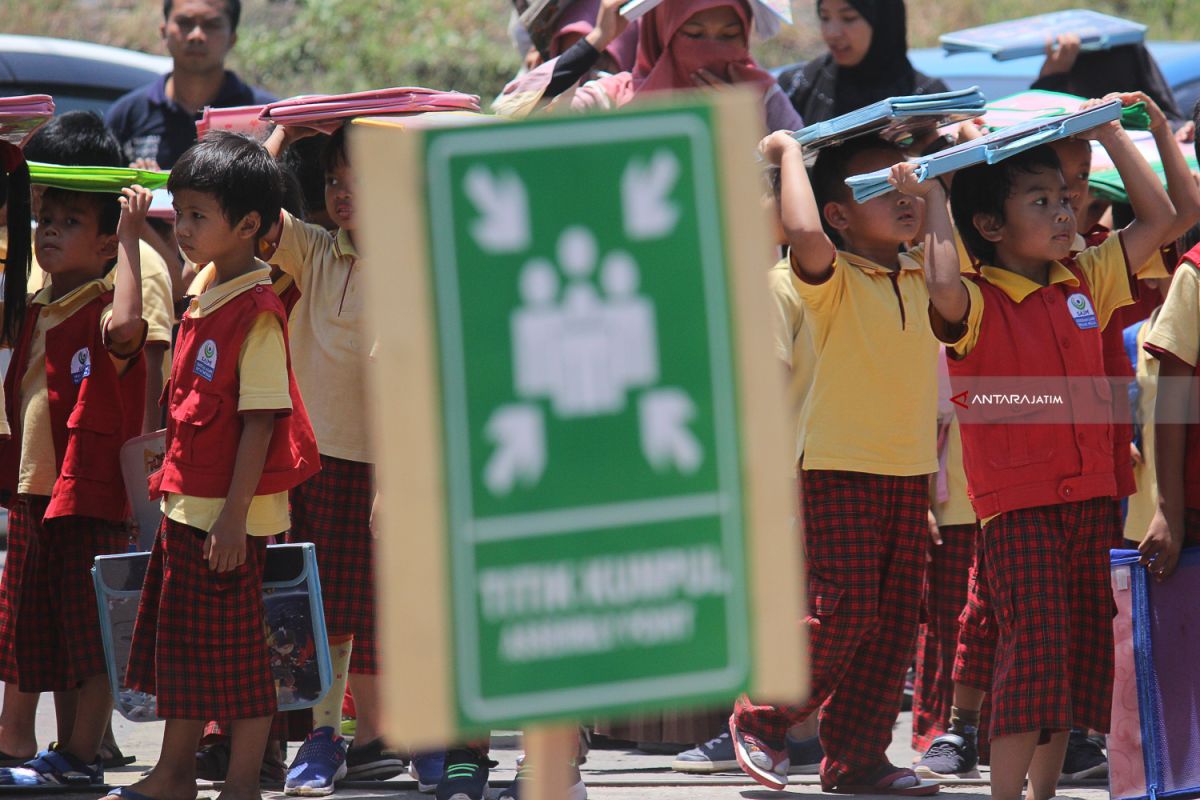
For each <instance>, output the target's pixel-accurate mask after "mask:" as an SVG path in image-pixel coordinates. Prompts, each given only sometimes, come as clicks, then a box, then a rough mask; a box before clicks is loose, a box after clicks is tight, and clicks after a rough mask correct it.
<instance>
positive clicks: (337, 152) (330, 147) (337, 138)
mask: <svg viewBox="0 0 1200 800" xmlns="http://www.w3.org/2000/svg"><path fill="white" fill-rule="evenodd" d="M349 163H350V157H349V156H347V155H346V126H345V125H343V126H342V127H340V128H338V129H337V130H336V131H334V132H333V135H332V136H330V137H329V141H328V142H326V143H325V149H323V150H322V151H321V169H323V170H324V171H325V172H327V173H328V172H333V170H334V169H336V168H337V167H338V166H339V165H341V164H349ZM322 202H323V201H322Z"/></svg>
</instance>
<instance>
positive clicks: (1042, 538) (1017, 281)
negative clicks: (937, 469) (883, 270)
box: [892, 123, 1174, 800]
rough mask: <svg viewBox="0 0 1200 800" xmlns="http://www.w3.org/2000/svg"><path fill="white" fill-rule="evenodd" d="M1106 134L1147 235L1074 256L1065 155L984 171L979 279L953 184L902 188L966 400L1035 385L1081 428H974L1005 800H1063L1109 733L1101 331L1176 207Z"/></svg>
mask: <svg viewBox="0 0 1200 800" xmlns="http://www.w3.org/2000/svg"><path fill="white" fill-rule="evenodd" d="M1093 135H1094V136H1095V138H1097V139H1098V140H1099V141H1100V142H1101V143H1102V144H1103V145H1104V147H1105V148H1106V149H1107V150H1108V151H1109V153H1110V154H1111V155H1112V157H1113V160H1114V162H1115V163H1116V165H1117V168H1118V169H1119V170H1120V172H1121V175H1122V178H1123V179H1124V183H1125V186H1126V188H1127V190H1128V192H1129V194H1130V199H1131V201H1132V203H1133V206H1134V208H1135V210H1136V212H1137V219H1136V220H1135V221H1134V222H1133V223H1132V224H1131V225H1130V226H1129V227H1127V228H1126V229H1124V230H1123V231H1121V232H1120V233H1119V234H1118V235H1117V236H1113V237H1110V238H1109V239H1108V240H1107V241H1106V242H1105V243H1104V244H1102V245H1100V246H1098V247H1093V248H1089V249H1087V250H1084V251H1082V252H1080V253H1078V254H1076V255H1073V254H1072V245H1073V243H1074V237H1075V228H1076V223H1075V212H1074V209H1073V208H1072V207H1071V196H1070V191H1069V188H1068V186H1067V183H1066V180H1065V179H1064V177H1063V174H1062V171H1061V169H1060V162H1059V159H1058V157H1057V156H1056V155H1055V153H1054V151H1053V150H1052V149H1050V148H1047V147H1041V148H1035V149H1033V150H1031V151H1028V152H1026V153H1022V154H1019V155H1017V156H1014V157H1013V158H1010V159H1008V160H1005V161H1003V162H1001V163H1000V164H998V165H995V166H988V165H983V166H978V167H972V168H969V169H967V170H964V171H963V172H962V173H961V174H959V175H958V176H956V178H955V189H954V191H953V192H952V197H951V201H952V204H953V214H954V226H956V227H957V229H958V232H959V234H960V235H961V236H962V238H963V240H964V242H965V243H966V245H967V248H968V250H969V251H970V252H971V254H972V255H973V256H974V257H975V258H976V259H977V260H978V261H979V263H980V264H982V265H983V266H982V267H981V269H980V274H979V275H978V276H970V277H963V276H962V275H961V274H960V270H959V259H958V255H957V253H956V251H955V246H954V236H953V227H952V225H951V222H950V218H949V216H948V215H947V213H946V210H945V193H944V191H943V189H942V186H941V183H940V182H938V181H930V182H927V183H917V182H916V180H915V177H914V167H913V166H912V165H897V166H896V167H894V168H893V175H892V181H893V183H895V184H896V185H897V187H898V188H900V190H901V191H902V192H906V193H909V194H912V195H913V196H920V197H924V198H925V199H926V202H927V204H928V208H927V213H928V216H929V220H928V226H927V229H928V234H927V237H926V258H927V264H928V267H927V273H926V274H927V279H928V284H929V292H930V298H931V301H932V308H931V312H930V320H931V323H932V326H933V329H934V332H935V333H936V334H937V336H938V338H939V339H941V340H943V341H944V342H946V344H947V345H948V348H949V350H950V351H951V352H952V354H953V358H952V359H951V361H950V365H949V366H950V374H951V378H952V382H953V383H954V384H955V389H956V390H957V389H959V387H963V388H967V389H975V388H976V387H979V386H980V385H984V386H987V385H989V383H988V381H989V379H993V378H996V377H1009V376H1027V377H1033V378H1035V379H1041V380H1044V381H1045V385H1047V386H1050V387H1053V388H1054V389H1055V390H1059V391H1062V392H1064V393H1065V394H1066V395H1067V398H1066V400H1067V402H1068V403H1069V404H1070V410H1071V412H1072V413H1071V418H1070V420H1069V421H1062V422H1058V421H1055V422H1052V423H1051V422H1038V421H1039V420H1041V419H1044V417H1038V416H1036V414H1037V413H1039V410H1038V409H1036V408H1035V409H1026V408H1020V409H1017V410H1016V413H1015V414H1014V413H1013V412H1004V411H1000V412H999V413H996V414H994V415H993V414H992V413H990V412H989V414H988V415H987V416H986V417H985V418H984V420H983V421H982V422H978V421H977V420H978V418H977V419H976V420H971V421H970V422H971V423H972V424H968V421H967V420H966V419H964V420H963V426H962V435H963V459H964V464H965V467H966V472H967V480H968V484H969V486H970V488H971V494H972V499H973V503H974V505H975V510H976V513H977V514H978V515H979V517H980V518H981V520H983V524H984V530H983V536H982V538H981V545H980V550H981V553H980V556H979V576H978V581H979V582H980V583H985V584H986V586H987V589H988V591H989V593H990V598H991V604H992V612H993V614H994V615H995V619H996V623H997V627H998V645H997V655H996V667H995V676H994V678H993V682H992V700H993V711H994V714H993V720H992V726H991V728H992V729H991V734H992V736H991V765H992V796H993V797H995V798H1002V799H1003V800H1015V799H1016V798H1018V797H1020V796H1021V795H1022V793H1023V791H1024V786H1025V780H1026V777H1027V776H1028V778H1029V782H1030V789H1029V794H1028V797H1029V798H1030V800H1045V799H1046V798H1049V797H1051V796H1053V794H1054V788H1055V785H1056V784H1057V782H1058V779H1059V775H1060V772H1061V769H1062V764H1063V757H1064V754H1065V751H1066V745H1067V731H1068V730H1069V729H1070V728H1071V727H1072V725H1076V726H1081V727H1089V728H1092V729H1096V730H1105V729H1106V728H1107V726H1108V718H1109V704H1110V702H1111V690H1112V649H1113V645H1112V627H1111V614H1110V613H1109V611H1110V607H1111V599H1110V596H1109V587H1108V566H1107V562H1108V548H1109V547H1111V546H1112V543H1113V540H1114V537H1115V536H1116V535H1117V534H1116V532H1115V530H1114V528H1115V518H1114V516H1113V514H1112V500H1111V498H1112V497H1113V496H1114V495H1115V493H1116V480H1115V477H1114V461H1113V456H1112V445H1113V428H1112V425H1111V421H1110V420H1107V419H1104V420H1103V422H1102V423H1101V424H1096V422H1095V421H1094V418H1095V417H1097V416H1100V415H1101V414H1102V413H1104V412H1109V413H1110V412H1111V397H1110V395H1109V393H1108V391H1107V389H1108V386H1107V383H1106V382H1105V381H1104V375H1105V370H1104V362H1103V357H1102V346H1101V340H1100V324H1101V322H1100V320H1106V319H1107V318H1108V317H1109V316H1110V315H1111V313H1112V311H1113V310H1114V309H1115V308H1117V307H1119V306H1122V305H1125V304H1127V303H1129V302H1130V301H1131V299H1132V297H1131V282H1132V277H1131V275H1132V273H1133V272H1134V271H1135V270H1136V268H1137V267H1139V266H1141V265H1142V264H1143V263H1145V261H1146V260H1147V259H1148V258H1149V257H1150V256H1151V255H1152V254H1154V253H1155V252H1157V250H1158V246H1159V243H1160V242H1161V241H1162V240H1163V239H1164V238H1165V237H1166V235H1167V233H1168V231H1169V229H1170V226H1171V224H1172V221H1173V217H1174V209H1173V208H1172V206H1171V202H1170V200H1169V198H1168V197H1167V195H1166V192H1165V191H1163V189H1162V187H1161V185H1160V184H1159V183H1158V180H1157V178H1156V177H1155V176H1154V174H1153V172H1152V171H1151V170H1150V168H1149V165H1147V164H1146V163H1145V160H1144V159H1142V158H1141V157H1140V156H1139V155H1138V153H1137V150H1136V149H1135V148H1134V146H1133V144H1132V142H1131V141H1130V140H1129V137H1128V136H1126V135H1125V133H1124V132H1123V131H1122V130H1121V129H1120V127H1119V125H1117V124H1115V123H1113V124H1105V125H1103V126H1100V127H1099V128H1097V129H1096V130H1095V131H1094V132H1093ZM981 380H982V381H983V383H982V384H980V383H979V382H978V381H981ZM984 391H986V390H984ZM1017 391H1022V389H1020V388H1018V389H1017ZM1021 415H1025V416H1021ZM1025 422H1037V423H1038V424H1030V425H1027V424H1024V423H1025ZM1047 631H1049V632H1051V633H1049V634H1047Z"/></svg>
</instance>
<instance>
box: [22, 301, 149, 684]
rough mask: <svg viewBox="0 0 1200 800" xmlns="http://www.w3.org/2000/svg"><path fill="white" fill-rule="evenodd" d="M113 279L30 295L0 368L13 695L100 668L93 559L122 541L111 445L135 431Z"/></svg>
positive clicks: (131, 378)
mask: <svg viewBox="0 0 1200 800" xmlns="http://www.w3.org/2000/svg"><path fill="white" fill-rule="evenodd" d="M112 297H113V291H112V283H111V282H109V281H108V280H106V279H97V280H94V281H89V282H88V283H86V284H84V285H83V286H80V287H78V288H76V289H74V290H72V291H71V292H68V293H67V294H66V295H64V296H63V297H61V298H59V299H57V300H52V299H51V290H50V289H44V290H42V291H41V292H39V293H38V294H37V295H35V297H34V298H33V301H32V303H31V304H30V306H29V308H28V310H27V311H26V316H25V320H24V323H23V324H22V327H21V331H20V334H19V336H18V339H17V345H16V348H15V350H14V355H13V360H12V363H11V364H10V365H9V370H8V374H7V375H6V376H5V400H6V402H5V412H6V416H7V418H8V419H10V420H13V421H14V425H13V428H14V430H13V435H12V437H11V438H10V439H9V440H8V441H6V442H4V443H3V445H0V491H2V492H3V495H4V497H5V498H6V499H5V503H6V505H7V506H8V508H9V512H10V515H9V541H10V547H11V548H12V550H10V553H11V554H12V555H14V556H15V558H14V557H10V559H9V561H8V562H7V564H6V568H5V570H4V577H3V588H2V589H0V593H2V594H3V595H4V597H5V601H6V602H5V603H4V604H3V606H2V607H0V641H2V642H3V643H4V644H3V652H4V656H3V658H0V665H2V669H3V673H4V675H3V678H4V680H5V682H12V683H16V684H17V685H18V686H19V687H20V688H21V690H22V691H27V692H41V691H60V690H67V689H74V688H76V687H78V686H79V684H80V683H81V682H82V681H83V680H84V679H85V678H88V677H91V676H93V675H96V674H101V673H103V672H105V669H106V663H105V659H104V647H103V643H102V640H101V635H100V629H99V625H97V623H96V620H97V619H98V618H99V611H98V609H97V605H96V594H95V589H94V588H93V586H92V580H91V567H92V562H93V560H94V559H95V557H96V556H98V555H109V554H112V553H120V552H123V551H124V550H125V549H126V546H127V544H128V532H127V531H126V529H125V525H124V522H125V519H126V518H127V516H128V514H129V504H128V501H127V500H126V494H125V486H124V483H123V481H122V479H121V470H120V449H121V445H122V444H123V443H124V442H125V441H126V440H127V439H129V438H132V437H133V436H136V435H137V434H138V433H139V432H140V430H141V420H142V412H143V410H144V406H145V392H146V368H145V363H144V361H143V360H142V359H141V358H140V357H139V355H140V352H141V343H140V342H139V343H138V344H137V345H136V346H135V347H133V348H132V349H131V351H130V352H129V353H127V354H123V355H120V354H116V353H114V352H113V351H112V350H110V349H109V347H108V342H107V339H106V336H105V328H106V326H107V324H108V319H109V315H110V312H111V304H112Z"/></svg>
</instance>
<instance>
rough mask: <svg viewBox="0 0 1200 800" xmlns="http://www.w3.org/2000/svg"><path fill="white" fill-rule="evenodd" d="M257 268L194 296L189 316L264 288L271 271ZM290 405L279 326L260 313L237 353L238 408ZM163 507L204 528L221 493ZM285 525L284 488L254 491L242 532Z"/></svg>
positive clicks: (216, 511)
mask: <svg viewBox="0 0 1200 800" xmlns="http://www.w3.org/2000/svg"><path fill="white" fill-rule="evenodd" d="M260 267H261V269H257V270H254V271H252V272H248V273H246V274H245V275H240V276H238V277H237V278H234V279H233V280H230V281H226V282H225V283H219V284H217V285H216V286H213V287H212V288H210V289H208V290H207V291H205V292H204V293H203V294H201V295H200V296H199V297H195V298H193V299H192V302H191V305H190V306H189V307H188V315H189V316H191V317H203V316H205V315H207V314H212V313H213V312H215V311H216V310H217V309H219V308H221V306H223V305H225V304H226V303H228V302H229V301H230V300H232V299H233V298H235V297H237V296H238V295H240V294H242V293H243V292H245V291H248V290H249V289H252V288H254V287H255V286H259V285H265V286H268V287H269V286H270V285H271V270H270V268H269V267H267V265H266V264H262V263H261V262H260ZM291 408H292V397H291V393H290V391H289V388H288V372H287V348H286V347H285V346H284V342H283V326H282V325H280V324H279V320H277V319H276V318H275V317H274V316H273V315H271V314H269V313H266V312H264V313H262V314H259V316H258V319H256V320H254V324H253V325H252V326H251V328H250V331H249V333H247V334H246V339H245V341H243V342H242V350H241V353H239V354H238V411H290V410H291ZM162 506H163V513H164V514H166V515H167V516H168V517H170V518H171V519H173V520H175V521H176V522H180V523H182V524H184V525H191V526H192V527H193V528H199V529H200V530H203V531H209V530H212V526H213V525H214V524H215V523H216V521H217V517H219V516H220V514H221V509H222V508H224V507H225V498H223V497H193V496H191V495H183V494H168V495H167V496H166V497H164V498H163V501H162ZM289 527H291V517H290V515H289V513H288V493H287V492H278V493H276V494H265V495H256V496H255V497H254V499H253V500H251V501H250V509H249V511H248V512H247V514H246V533H248V534H249V535H251V536H274V535H275V534H277V533H283V532H284V531H286V530H287V529H288V528H289Z"/></svg>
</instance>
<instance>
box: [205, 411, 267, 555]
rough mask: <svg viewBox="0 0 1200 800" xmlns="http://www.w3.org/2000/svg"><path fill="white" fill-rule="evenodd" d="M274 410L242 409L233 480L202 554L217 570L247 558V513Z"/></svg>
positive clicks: (265, 449) (263, 455) (265, 461)
mask: <svg viewBox="0 0 1200 800" xmlns="http://www.w3.org/2000/svg"><path fill="white" fill-rule="evenodd" d="M275 416H276V412H274V411H243V412H241V417H242V438H241V440H240V441H239V442H238V449H237V457H236V459H235V460H234V462H233V480H232V481H231V482H230V484H229V493H228V495H227V496H226V498H225V505H224V506H222V508H221V514H220V515H219V516H218V517H217V521H216V522H215V523H213V526H212V529H211V530H209V532H208V537H207V538H205V540H204V557H205V558H207V559H208V567H209V569H211V570H214V571H216V572H229V571H230V570H233V569H236V568H237V567H240V566H241V565H242V564H243V563H245V561H246V535H247V534H246V515H247V514H248V513H249V512H250V502H251V501H252V500H253V499H254V490H255V489H257V488H258V482H259V481H260V480H261V479H262V472H263V466H264V465H266V463H267V450H268V448H269V447H270V446H271V434H272V433H274V431H275Z"/></svg>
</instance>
